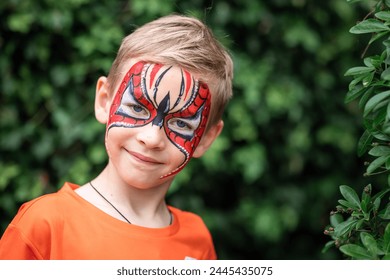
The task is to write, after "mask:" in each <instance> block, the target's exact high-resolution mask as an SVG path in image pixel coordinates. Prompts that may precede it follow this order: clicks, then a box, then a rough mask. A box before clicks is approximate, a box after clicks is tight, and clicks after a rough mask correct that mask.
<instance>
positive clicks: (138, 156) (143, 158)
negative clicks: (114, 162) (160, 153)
mask: <svg viewBox="0 0 390 280" xmlns="http://www.w3.org/2000/svg"><path fill="white" fill-rule="evenodd" d="M127 152H128V153H129V154H130V155H132V156H133V157H134V158H135V159H137V160H139V161H142V162H146V163H154V164H161V162H160V161H158V160H156V159H154V158H151V157H148V156H144V155H143V154H140V153H137V152H134V151H128V150H127Z"/></svg>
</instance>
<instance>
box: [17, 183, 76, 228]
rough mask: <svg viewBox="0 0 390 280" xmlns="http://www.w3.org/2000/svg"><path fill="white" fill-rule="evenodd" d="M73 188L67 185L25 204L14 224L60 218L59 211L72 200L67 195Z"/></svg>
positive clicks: (21, 207)
mask: <svg viewBox="0 0 390 280" xmlns="http://www.w3.org/2000/svg"><path fill="white" fill-rule="evenodd" d="M71 188H72V186H71V184H69V183H66V184H65V185H64V186H63V187H62V188H61V189H60V190H59V191H57V192H53V193H48V194H44V195H42V196H39V197H37V198H35V199H32V200H30V201H28V202H25V203H23V204H22V205H21V206H20V208H19V211H18V213H17V215H16V216H15V218H14V220H13V222H14V223H15V222H20V221H21V220H26V219H30V218H31V217H34V218H38V219H39V218H41V219H47V218H50V216H53V217H58V213H59V211H60V210H61V209H62V207H63V205H64V204H66V203H68V202H69V201H70V200H69V199H68V198H67V195H66V193H68V192H69V190H71Z"/></svg>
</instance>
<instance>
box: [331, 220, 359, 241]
mask: <svg viewBox="0 0 390 280" xmlns="http://www.w3.org/2000/svg"><path fill="white" fill-rule="evenodd" d="M356 223H357V220H347V221H344V222H342V223H340V224H338V225H337V226H336V227H335V229H334V235H335V236H336V237H340V236H342V235H344V234H346V233H347V232H350V231H351V230H352V228H353V227H354V226H355V225H356Z"/></svg>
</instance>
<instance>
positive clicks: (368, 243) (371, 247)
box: [360, 232, 379, 256]
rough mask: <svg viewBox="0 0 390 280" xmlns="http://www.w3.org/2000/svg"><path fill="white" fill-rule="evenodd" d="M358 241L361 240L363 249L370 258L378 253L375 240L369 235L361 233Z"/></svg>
mask: <svg viewBox="0 0 390 280" xmlns="http://www.w3.org/2000/svg"><path fill="white" fill-rule="evenodd" d="M360 239H361V241H362V243H363V245H364V247H366V249H367V251H368V252H369V253H370V254H371V255H372V256H376V255H378V252H379V249H378V244H377V242H376V240H375V238H374V237H373V236H372V235H371V234H369V233H367V232H361V233H360Z"/></svg>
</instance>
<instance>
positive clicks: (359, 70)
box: [344, 66, 375, 76]
mask: <svg viewBox="0 0 390 280" xmlns="http://www.w3.org/2000/svg"><path fill="white" fill-rule="evenodd" d="M373 71H375V68H374V67H364V66H357V67H352V68H350V69H348V70H347V71H346V72H345V74H344V76H356V75H362V74H366V73H370V72H373Z"/></svg>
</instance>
